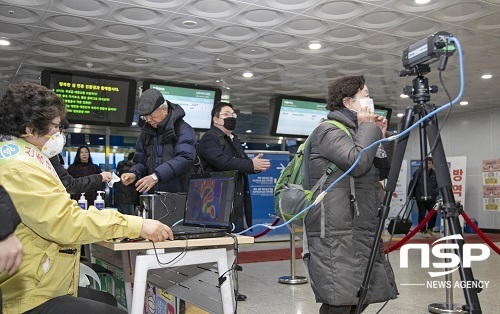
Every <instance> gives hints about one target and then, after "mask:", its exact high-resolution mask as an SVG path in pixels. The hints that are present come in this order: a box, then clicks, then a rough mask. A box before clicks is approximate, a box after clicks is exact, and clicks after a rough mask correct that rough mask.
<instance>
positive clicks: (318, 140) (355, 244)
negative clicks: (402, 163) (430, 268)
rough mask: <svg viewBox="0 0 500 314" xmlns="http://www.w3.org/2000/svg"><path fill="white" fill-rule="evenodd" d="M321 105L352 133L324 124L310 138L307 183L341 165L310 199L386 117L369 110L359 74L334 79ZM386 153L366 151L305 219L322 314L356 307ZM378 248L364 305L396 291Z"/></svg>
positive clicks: (345, 313)
mask: <svg viewBox="0 0 500 314" xmlns="http://www.w3.org/2000/svg"><path fill="white" fill-rule="evenodd" d="M326 109H328V110H329V113H328V115H327V119H329V120H335V121H337V122H340V123H342V124H343V125H344V126H345V128H346V129H347V131H348V132H349V133H350V135H348V134H347V133H346V132H345V131H344V130H342V129H340V128H339V127H338V126H336V125H333V124H331V123H321V124H320V125H319V126H318V127H317V128H316V129H315V131H314V133H313V135H312V136H310V137H309V139H310V140H311V155H310V158H309V161H308V162H309V169H310V176H309V178H308V179H309V184H310V186H314V185H315V184H316V182H318V180H320V178H321V177H322V176H323V175H324V174H325V173H326V169H327V167H328V166H329V165H330V164H331V163H333V164H334V165H336V166H337V167H338V169H337V170H336V171H334V172H332V173H330V174H329V175H328V177H327V179H326V182H325V183H324V185H323V188H322V189H318V190H317V191H316V192H315V193H314V195H313V199H316V198H317V197H318V195H319V193H321V192H322V190H324V189H326V188H327V187H328V186H329V185H330V184H331V183H332V182H334V181H335V180H337V179H338V178H339V177H340V176H341V175H343V174H344V172H345V171H347V170H348V169H349V168H350V167H351V166H352V165H353V164H354V161H355V160H356V159H357V157H358V155H359V154H360V151H361V150H362V149H363V148H365V147H368V146H369V145H371V144H372V143H373V142H376V141H378V140H380V139H381V138H383V137H384V136H385V135H386V130H387V119H385V118H383V117H381V116H378V115H377V114H375V113H374V105H373V100H372V99H371V98H370V95H369V91H368V87H367V86H366V84H365V79H364V77H363V76H350V77H343V78H340V79H338V80H336V81H334V82H332V83H331V84H330V85H329V88H328V101H327V105H326ZM387 158H388V157H387V156H386V154H385V151H384V150H383V148H381V147H380V146H379V147H373V148H372V149H370V150H367V151H365V152H363V153H362V154H361V158H360V161H359V163H357V164H356V166H355V167H354V169H353V170H352V171H351V172H350V173H349V174H348V176H346V177H345V178H343V179H342V180H340V181H339V182H338V183H337V184H336V185H335V186H334V187H333V189H331V190H330V192H329V193H327V194H326V195H325V198H324V199H323V201H322V202H321V204H320V205H318V206H314V207H312V208H311V209H310V210H309V211H308V213H307V215H306V216H305V219H304V227H305V231H304V232H305V233H306V235H307V236H306V238H307V241H306V244H305V245H304V246H305V247H307V248H308V249H309V256H308V259H307V257H306V261H308V263H307V268H308V270H309V276H310V279H311V286H312V289H313V292H314V295H315V297H316V302H318V303H322V305H321V307H320V310H319V313H320V314H350V313H354V312H355V311H356V305H357V303H358V297H357V294H358V290H359V289H360V287H361V283H362V280H363V277H364V274H365V271H366V267H367V265H368V258H369V256H370V253H371V250H372V244H373V240H374V237H375V231H376V229H377V226H378V222H379V217H378V208H379V207H380V205H381V201H380V197H379V193H378V190H379V188H380V184H379V181H380V180H383V179H385V178H384V177H383V175H381V172H380V171H379V165H386V164H387V163H385V162H383V161H382V160H380V159H387ZM385 173H387V172H385ZM349 176H350V177H349ZM306 179H307V178H304V180H306ZM376 249H377V252H378V254H377V255H376V258H375V261H374V266H373V272H372V276H371V280H370V285H369V290H368V294H367V297H366V299H365V300H364V301H365V303H364V306H363V309H364V308H365V307H366V306H367V305H368V304H371V303H376V302H384V301H387V300H390V299H395V298H396V297H397V293H398V291H397V288H396V283H395V280H394V274H393V272H392V269H391V266H390V265H389V263H388V262H387V260H386V259H385V258H384V251H383V247H382V242H380V246H379V247H377V248H376ZM306 255H307V254H306ZM306 255H305V256H306ZM363 309H362V310H363Z"/></svg>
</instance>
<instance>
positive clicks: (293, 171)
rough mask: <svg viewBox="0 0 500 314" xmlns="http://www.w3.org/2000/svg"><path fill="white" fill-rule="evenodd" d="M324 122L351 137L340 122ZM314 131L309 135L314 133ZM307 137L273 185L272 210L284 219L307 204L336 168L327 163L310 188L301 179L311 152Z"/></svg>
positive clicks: (307, 168)
mask: <svg viewBox="0 0 500 314" xmlns="http://www.w3.org/2000/svg"><path fill="white" fill-rule="evenodd" d="M324 122H325V123H331V124H333V125H335V126H337V127H338V128H339V129H341V130H343V131H344V132H346V133H347V135H349V137H351V138H352V136H351V134H350V133H349V131H348V130H347V128H346V127H345V126H344V125H343V124H342V123H340V122H338V121H334V120H325V121H324ZM314 131H316V129H315V130H314ZM314 131H313V133H312V134H311V135H310V136H309V137H311V136H312V135H313V134H314ZM309 137H308V138H307V139H306V141H305V142H304V143H303V144H302V145H300V146H299V148H298V150H297V152H296V153H295V156H294V157H293V158H292V160H291V161H290V162H289V163H288V165H287V166H286V167H285V169H283V171H282V172H281V174H280V176H279V178H278V180H277V181H276V186H275V187H274V211H275V213H276V215H278V216H279V217H280V218H282V219H283V220H284V221H288V220H290V219H291V218H292V217H294V216H295V215H297V214H298V213H299V212H300V211H302V210H303V209H304V208H306V207H307V206H309V205H310V204H311V202H312V197H313V195H314V193H315V192H316V190H317V189H318V188H319V187H320V186H321V187H322V186H323V184H324V183H325V181H326V179H327V178H328V176H329V175H330V174H331V173H333V172H335V171H336V170H337V169H338V167H337V166H335V165H334V164H333V163H332V162H330V163H328V166H327V168H326V172H325V174H324V175H323V176H322V177H321V178H320V179H319V180H318V182H316V184H315V185H314V186H313V187H312V188H311V187H310V186H309V180H305V181H304V180H303V178H309V156H310V154H311V143H310V141H309ZM306 214H307V211H306V212H304V213H302V214H301V215H300V216H298V217H297V219H296V220H294V224H296V225H302V223H303V220H304V217H305V215H306Z"/></svg>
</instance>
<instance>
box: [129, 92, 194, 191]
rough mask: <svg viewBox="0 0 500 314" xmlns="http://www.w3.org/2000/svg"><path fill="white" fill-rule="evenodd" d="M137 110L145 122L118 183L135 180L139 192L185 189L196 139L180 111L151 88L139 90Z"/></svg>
mask: <svg viewBox="0 0 500 314" xmlns="http://www.w3.org/2000/svg"><path fill="white" fill-rule="evenodd" d="M138 113H139V116H140V118H141V119H142V120H145V121H146V124H145V125H144V126H143V127H142V129H141V134H140V135H139V138H138V139H137V143H136V145H135V155H134V165H133V166H132V167H131V168H130V170H129V171H128V172H127V173H124V174H122V175H121V180H122V183H123V184H124V185H129V184H132V183H134V182H135V187H136V189H137V191H139V192H140V193H142V192H149V193H152V192H155V191H162V192H185V191H186V189H187V179H188V176H189V172H190V170H191V167H192V166H193V164H194V162H195V158H196V144H197V142H198V141H197V139H196V134H195V133H194V130H193V128H192V127H191V126H190V125H189V124H188V123H186V122H185V121H184V120H183V117H184V116H185V113H184V110H183V109H182V107H181V106H179V105H177V104H173V103H171V102H169V101H168V100H165V99H164V98H163V95H162V94H161V93H160V92H159V91H158V90H156V89H154V88H151V89H148V90H146V91H144V92H143V93H142V95H141V98H140V100H139V107H138Z"/></svg>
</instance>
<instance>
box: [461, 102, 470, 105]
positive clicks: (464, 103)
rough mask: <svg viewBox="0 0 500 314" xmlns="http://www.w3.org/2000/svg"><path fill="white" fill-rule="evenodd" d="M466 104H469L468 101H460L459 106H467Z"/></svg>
mask: <svg viewBox="0 0 500 314" xmlns="http://www.w3.org/2000/svg"><path fill="white" fill-rule="evenodd" d="M468 104H469V102H468V101H461V102H460V105H462V106H467V105H468Z"/></svg>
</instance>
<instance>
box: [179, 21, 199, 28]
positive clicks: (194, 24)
mask: <svg viewBox="0 0 500 314" xmlns="http://www.w3.org/2000/svg"><path fill="white" fill-rule="evenodd" d="M182 25H184V26H186V27H195V26H196V25H198V22H196V21H184V22H182Z"/></svg>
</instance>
